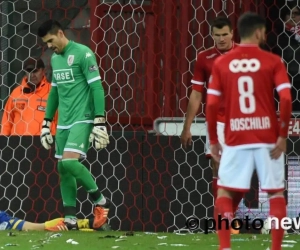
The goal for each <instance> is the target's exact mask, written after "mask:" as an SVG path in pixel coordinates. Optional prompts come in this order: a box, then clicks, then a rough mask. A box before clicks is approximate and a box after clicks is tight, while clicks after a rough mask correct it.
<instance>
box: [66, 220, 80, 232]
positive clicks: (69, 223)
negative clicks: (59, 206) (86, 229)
mask: <svg viewBox="0 0 300 250" xmlns="http://www.w3.org/2000/svg"><path fill="white" fill-rule="evenodd" d="M64 224H65V225H66V227H67V228H68V230H78V225H77V219H73V218H65V220H64Z"/></svg>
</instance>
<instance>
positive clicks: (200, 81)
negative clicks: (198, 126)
mask: <svg viewBox="0 0 300 250" xmlns="http://www.w3.org/2000/svg"><path fill="white" fill-rule="evenodd" d="M191 82H192V84H193V85H192V92H191V95H190V99H189V103H188V107H187V112H186V116H185V121H184V125H183V130H182V133H181V137H180V139H181V144H182V146H183V147H184V148H186V147H187V145H191V142H192V134H191V131H190V130H191V125H192V122H193V120H194V118H195V116H196V114H197V112H198V110H199V107H200V104H201V101H202V92H203V89H204V84H205V71H204V65H203V58H202V56H201V54H199V55H198V57H197V61H196V64H195V69H194V77H193V79H192V81H191Z"/></svg>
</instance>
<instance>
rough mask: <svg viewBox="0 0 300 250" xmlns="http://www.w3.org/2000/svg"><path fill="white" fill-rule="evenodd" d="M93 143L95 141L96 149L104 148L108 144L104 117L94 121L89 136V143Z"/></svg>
mask: <svg viewBox="0 0 300 250" xmlns="http://www.w3.org/2000/svg"><path fill="white" fill-rule="evenodd" d="M93 141H95V148H96V149H102V148H106V146H107V145H108V144H109V138H108V134H107V129H106V126H105V118H104V117H96V118H95V119H94V128H93V130H92V133H91V135H90V142H93Z"/></svg>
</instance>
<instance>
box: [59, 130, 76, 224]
mask: <svg viewBox="0 0 300 250" xmlns="http://www.w3.org/2000/svg"><path fill="white" fill-rule="evenodd" d="M69 133H70V131H69V130H67V129H57V131H56V136H55V157H56V158H58V164H57V165H58V166H57V169H58V173H59V177H60V191H61V196H62V200H63V207H64V215H65V218H70V219H72V218H76V197H77V183H76V178H75V177H74V176H73V175H72V174H71V173H70V172H69V171H67V170H66V169H65V168H64V167H63V162H62V158H63V153H64V148H65V146H66V144H67V140H68V137H69Z"/></svg>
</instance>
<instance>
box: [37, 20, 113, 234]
mask: <svg viewBox="0 0 300 250" xmlns="http://www.w3.org/2000/svg"><path fill="white" fill-rule="evenodd" d="M38 36H39V37H41V38H42V40H43V42H44V43H46V44H47V47H48V48H49V49H52V50H53V51H54V52H55V53H53V55H52V58H51V66H52V70H53V74H52V84H51V85H52V88H51V91H50V94H49V97H48V103H47V107H46V114H45V118H44V121H43V126H42V131H41V143H42V145H43V147H44V148H46V149H50V148H51V145H52V144H53V137H52V135H51V133H50V127H51V121H52V119H53V117H54V114H55V113H56V110H58V125H57V132H56V136H55V157H56V158H58V173H59V176H60V190H61V195H62V200H63V206H64V221H61V223H64V225H65V226H67V228H68V229H78V226H77V218H76V198H77V182H78V183H80V184H81V185H82V186H83V187H84V188H85V190H86V191H87V192H88V193H89V195H90V196H91V198H92V199H93V201H94V204H95V208H94V216H95V219H94V225H93V226H94V228H100V227H102V226H103V225H104V224H105V223H106V222H107V214H108V210H109V205H110V201H109V200H108V199H107V198H105V197H104V196H103V195H102V194H101V193H100V191H99V189H98V187H97V185H96V183H95V181H94V179H93V177H92V176H91V173H90V172H89V171H88V169H87V168H86V167H85V166H84V165H82V164H81V163H80V162H79V159H80V158H83V157H86V152H87V151H88V149H89V146H90V142H94V143H95V147H96V149H102V148H105V147H106V146H107V145H108V144H109V137H108V134H107V129H106V120H105V116H104V108H105V100H104V99H105V98H104V90H103V87H102V83H101V77H100V74H99V70H98V66H97V62H96V58H95V55H94V53H93V52H92V51H91V50H90V49H89V48H88V47H86V46H84V45H82V44H79V43H76V42H73V41H70V40H68V39H67V38H66V37H65V35H64V31H63V29H62V26H61V25H60V23H58V22H57V21H54V20H48V21H46V22H44V23H43V24H42V25H41V26H40V27H39V29H38Z"/></svg>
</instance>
